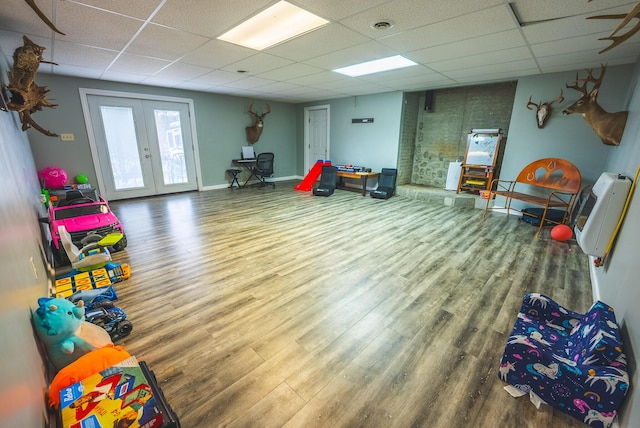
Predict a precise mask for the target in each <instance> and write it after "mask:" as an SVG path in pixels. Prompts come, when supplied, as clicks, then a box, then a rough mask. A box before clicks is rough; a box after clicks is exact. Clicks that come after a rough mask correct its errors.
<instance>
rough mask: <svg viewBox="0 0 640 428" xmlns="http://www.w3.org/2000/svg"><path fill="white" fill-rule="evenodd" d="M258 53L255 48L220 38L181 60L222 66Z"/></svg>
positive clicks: (210, 66) (202, 64)
mask: <svg viewBox="0 0 640 428" xmlns="http://www.w3.org/2000/svg"><path fill="white" fill-rule="evenodd" d="M256 53H257V52H256V51H254V50H253V49H248V48H243V47H242V46H237V45H233V44H231V43H227V42H222V41H220V40H211V41H210V42H208V43H206V44H205V45H203V46H201V47H199V48H197V49H196V50H195V51H193V52H191V53H190V54H188V55H186V56H185V57H184V58H183V59H182V60H181V61H182V62H185V63H187V64H193V65H200V66H202V67H209V68H221V67H224V66H226V65H229V64H233V63H234V62H237V61H240V60H241V59H244V58H248V57H250V56H253V55H255V54H256Z"/></svg>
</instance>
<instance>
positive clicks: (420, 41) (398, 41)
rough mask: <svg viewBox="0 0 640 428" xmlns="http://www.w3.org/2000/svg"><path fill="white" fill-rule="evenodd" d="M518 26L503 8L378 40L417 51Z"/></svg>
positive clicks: (509, 11) (498, 7)
mask: <svg viewBox="0 0 640 428" xmlns="http://www.w3.org/2000/svg"><path fill="white" fill-rule="evenodd" d="M516 27H517V24H516V22H515V20H514V19H513V16H512V14H511V10H510V9H509V7H508V6H507V5H501V6H496V7H491V8H489V9H484V10H481V11H478V12H474V13H470V14H468V15H463V16H460V17H456V18H452V19H448V20H446V21H440V22H438V23H435V24H431V25H426V26H424V27H419V28H416V29H414V30H410V31H406V32H404V33H400V34H394V35H391V36H389V37H383V38H380V39H378V41H379V42H380V43H383V44H385V45H387V46H389V47H391V48H394V49H397V50H400V51H407V50H408V51H413V50H417V49H421V48H426V47H431V46H437V45H441V44H446V43H451V42H456V41H459V40H465V39H470V38H473V37H479V36H484V35H487V34H492V33H498V32H501V31H506V30H511V29H514V28H516Z"/></svg>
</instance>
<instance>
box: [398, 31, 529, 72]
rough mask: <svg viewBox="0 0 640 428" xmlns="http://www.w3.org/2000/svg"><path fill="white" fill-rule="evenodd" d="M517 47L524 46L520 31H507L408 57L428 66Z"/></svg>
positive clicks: (449, 44)
mask: <svg viewBox="0 0 640 428" xmlns="http://www.w3.org/2000/svg"><path fill="white" fill-rule="evenodd" d="M518 46H526V42H525V40H524V38H523V37H522V33H521V31H520V30H507V31H502V32H499V33H494V34H487V35H485V36H479V37H473V38H471V39H466V40H460V41H458V42H452V43H446V44H443V45H438V46H434V47H431V48H426V49H419V50H415V51H411V52H409V54H408V57H409V58H410V59H412V60H414V61H417V62H421V63H423V64H428V63H431V62H435V61H445V60H449V59H454V58H460V57H465V56H467V55H477V54H482V53H485V52H494V51H500V50H502V49H509V48H514V47H518Z"/></svg>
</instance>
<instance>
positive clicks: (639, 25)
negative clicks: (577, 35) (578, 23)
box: [587, 0, 640, 53]
mask: <svg viewBox="0 0 640 428" xmlns="http://www.w3.org/2000/svg"><path fill="white" fill-rule="evenodd" d="M589 1H591V0H589ZM633 18H636V19H637V20H638V22H636V25H635V26H634V27H633V28H631V29H630V30H629V31H627V32H626V33H624V34H622V35H620V36H616V34H617V33H618V32H619V31H620V30H622V29H623V28H624V27H625V26H626V25H627V24H628V23H629V22H631V20H632V19H633ZM587 19H622V22H620V25H618V26H617V27H616V29H615V30H613V31H612V32H611V34H609V35H608V36H607V37H602V38H600V39H598V40H611V42H612V43H611V44H610V45H609V46H608V47H607V48H605V49H603V50H601V51H600V52H598V53H604V52H606V51H608V50H611V49H613V48H615V47H616V46H618V45H619V44H620V43H623V42H625V41H626V40H628V39H629V38H631V36H633V35H634V34H636V33H637V32H638V31H640V1H639V2H638V4H636V5H635V6H634V7H633V9H631V11H630V12H629V13H627V14H626V15H625V14H616V15H598V16H589V17H588V18H587Z"/></svg>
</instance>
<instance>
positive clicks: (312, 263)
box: [111, 182, 591, 428]
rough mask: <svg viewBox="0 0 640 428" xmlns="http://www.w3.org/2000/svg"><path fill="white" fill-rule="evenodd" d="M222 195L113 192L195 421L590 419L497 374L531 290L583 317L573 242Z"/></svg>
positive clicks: (132, 345) (185, 421) (457, 213)
mask: <svg viewBox="0 0 640 428" xmlns="http://www.w3.org/2000/svg"><path fill="white" fill-rule="evenodd" d="M294 184H296V182H279V183H277V185H276V188H275V190H274V189H272V188H270V187H269V188H263V189H260V188H246V189H240V190H230V189H224V190H214V191H207V192H200V193H198V192H193V193H184V194H176V195H169V196H159V197H153V198H145V199H138V200H129V201H117V202H113V203H112V204H111V205H112V208H113V209H114V211H115V212H116V213H117V215H118V216H119V217H120V219H121V221H123V223H124V225H125V231H126V234H127V237H128V242H129V245H128V247H127V249H126V250H125V251H122V252H120V253H115V254H114V261H116V262H127V263H129V264H130V265H131V268H132V276H131V278H130V279H129V280H127V281H124V282H122V283H120V284H117V286H116V289H117V292H118V295H119V296H120V300H119V302H118V304H119V305H120V306H121V307H122V308H123V309H124V310H125V311H126V312H127V315H128V318H129V319H130V320H131V321H132V322H133V325H134V328H133V332H132V333H131V335H130V336H129V337H127V338H125V339H124V340H122V341H121V342H120V343H122V344H123V345H125V346H126V348H127V349H128V350H129V352H131V353H132V354H134V355H136V356H137V357H138V358H139V359H143V360H145V361H147V363H148V364H149V365H150V367H151V368H152V370H154V371H155V373H156V376H157V377H158V380H159V382H160V384H161V386H162V388H163V391H164V393H165V395H166V396H167V398H168V400H169V402H170V404H171V406H172V407H173V408H174V410H175V411H176V413H177V414H178V415H179V417H180V420H181V423H182V427H183V428H192V427H220V426H232V427H281V426H285V427H487V428H488V427H491V428H493V427H532V428H534V427H536V428H537V427H545V428H546V427H580V426H583V425H582V424H581V423H580V422H579V421H576V420H574V419H572V418H570V417H568V416H566V415H564V414H562V413H560V412H557V411H554V410H552V409H551V408H550V407H548V406H546V407H544V408H543V409H541V410H539V411H538V410H536V409H535V407H534V406H533V405H532V404H531V403H530V402H529V400H528V399H527V398H526V397H524V398H520V399H513V398H511V397H510V396H509V395H508V394H507V393H506V392H505V391H504V390H503V389H502V387H503V386H504V383H503V382H502V381H500V380H499V379H498V377H497V366H498V362H499V359H500V356H501V353H502V350H503V348H504V344H505V342H506V338H507V336H508V334H509V332H510V331H511V327H512V326H513V322H514V320H515V315H516V313H517V310H518V308H519V306H520V303H521V301H522V297H523V296H524V295H525V294H526V293H528V292H533V291H536V292H542V293H546V294H549V295H550V296H552V297H553V298H555V299H556V300H557V301H559V302H560V303H564V304H565V305H567V306H569V307H570V308H572V309H574V310H576V311H579V312H582V311H584V310H586V309H587V308H588V307H589V305H590V303H591V288H590V282H589V274H588V260H587V257H586V256H585V255H584V254H582V252H581V251H580V249H579V248H578V246H577V245H576V244H575V242H569V243H559V242H556V241H553V240H551V239H549V237H548V236H549V232H548V230H547V231H546V232H544V233H543V234H542V237H541V238H540V239H535V238H534V234H535V227H533V226H531V225H528V224H526V223H523V222H521V221H518V219H517V218H516V217H511V218H506V217H505V216H503V215H500V214H492V215H490V216H488V217H487V218H486V219H485V220H484V221H483V220H482V211H481V210H474V209H471V208H452V207H446V206H443V205H438V204H433V203H428V202H424V201H419V200H414V199H409V198H406V197H402V196H395V197H393V198H391V199H389V200H378V199H373V198H370V197H368V196H367V197H362V196H361V195H360V194H358V193H354V192H348V191H336V193H335V194H334V195H332V196H330V197H327V198H324V197H314V196H312V195H311V194H310V193H308V192H299V191H296V190H293V185H294Z"/></svg>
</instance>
